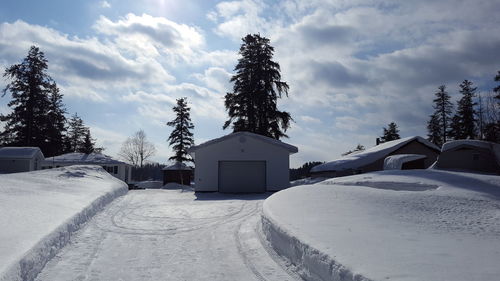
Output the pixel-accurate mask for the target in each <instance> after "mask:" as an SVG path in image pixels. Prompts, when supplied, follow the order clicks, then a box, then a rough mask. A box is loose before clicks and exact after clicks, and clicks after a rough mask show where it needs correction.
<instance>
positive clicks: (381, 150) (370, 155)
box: [311, 136, 440, 172]
mask: <svg viewBox="0 0 500 281" xmlns="http://www.w3.org/2000/svg"><path fill="white" fill-rule="evenodd" d="M414 140H416V141H418V142H420V143H422V144H423V145H425V146H428V147H430V148H431V149H434V150H437V151H440V149H439V147H437V146H436V145H435V144H433V143H431V142H429V141H428V140H426V139H424V138H422V137H420V136H414V137H406V138H402V139H398V140H393V141H388V142H384V143H382V144H379V145H377V146H374V147H372V148H370V149H367V150H365V151H363V152H360V153H357V154H349V155H346V156H344V157H341V158H339V159H337V160H333V161H331V162H328V163H324V164H320V165H318V166H314V167H313V168H312V169H311V172H324V171H341V170H349V169H357V168H359V167H361V166H364V165H367V164H370V163H373V162H375V161H377V160H379V159H382V158H385V157H386V156H387V155H388V154H390V153H392V152H394V151H396V150H398V149H399V148H400V147H402V146H404V145H406V144H408V143H410V142H412V141H414Z"/></svg>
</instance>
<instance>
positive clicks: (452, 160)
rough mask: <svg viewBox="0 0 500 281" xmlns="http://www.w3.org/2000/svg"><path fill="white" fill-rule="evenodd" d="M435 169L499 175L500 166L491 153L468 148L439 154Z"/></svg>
mask: <svg viewBox="0 0 500 281" xmlns="http://www.w3.org/2000/svg"><path fill="white" fill-rule="evenodd" d="M436 167H437V168H440V169H459V170H470V171H478V172H485V173H495V174H500V166H499V165H498V163H497V160H496V159H495V157H494V155H493V153H492V152H491V151H489V150H487V149H483V148H478V147H469V146H466V147H464V146H462V147H457V148H456V149H453V150H448V151H445V152H443V153H441V155H440V156H439V160H438V162H437V165H436Z"/></svg>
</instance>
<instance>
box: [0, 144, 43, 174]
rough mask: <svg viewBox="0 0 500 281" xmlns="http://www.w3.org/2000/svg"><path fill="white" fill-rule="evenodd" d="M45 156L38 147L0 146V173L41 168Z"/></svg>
mask: <svg viewBox="0 0 500 281" xmlns="http://www.w3.org/2000/svg"><path fill="white" fill-rule="evenodd" d="M44 159H45V158H44V156H43V153H42V151H41V150H40V148H38V147H2V148H0V173H18V172H29V171H36V170H40V169H41V167H42V162H43V160H44Z"/></svg>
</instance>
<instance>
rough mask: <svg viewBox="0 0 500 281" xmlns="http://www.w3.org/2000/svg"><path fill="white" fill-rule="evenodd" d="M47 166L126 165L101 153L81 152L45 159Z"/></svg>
mask: <svg viewBox="0 0 500 281" xmlns="http://www.w3.org/2000/svg"><path fill="white" fill-rule="evenodd" d="M45 163H46V164H52V163H61V164H63V163H64V164H92V165H105V164H109V165H113V164H126V163H124V162H122V161H118V160H115V159H113V158H111V157H110V156H108V155H105V154H100V153H90V154H85V153H81V152H72V153H66V154H63V155H59V156H54V157H50V158H47V159H45Z"/></svg>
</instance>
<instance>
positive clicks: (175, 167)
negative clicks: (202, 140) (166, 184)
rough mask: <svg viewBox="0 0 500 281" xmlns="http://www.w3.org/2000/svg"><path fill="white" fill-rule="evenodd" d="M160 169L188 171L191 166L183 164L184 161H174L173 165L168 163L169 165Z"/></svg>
mask: <svg viewBox="0 0 500 281" xmlns="http://www.w3.org/2000/svg"><path fill="white" fill-rule="evenodd" d="M162 170H164V171H172V170H174V171H179V170H181V171H190V170H192V169H191V167H189V166H188V165H186V164H184V163H181V162H175V164H173V165H170V166H167V167H165V168H163V169H162Z"/></svg>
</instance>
